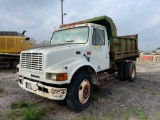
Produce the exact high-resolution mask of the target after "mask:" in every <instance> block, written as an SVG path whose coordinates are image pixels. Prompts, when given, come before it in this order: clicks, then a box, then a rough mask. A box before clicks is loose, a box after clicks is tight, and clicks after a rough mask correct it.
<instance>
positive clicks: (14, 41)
mask: <svg viewBox="0 0 160 120" xmlns="http://www.w3.org/2000/svg"><path fill="white" fill-rule="evenodd" d="M25 32H26V31H23V32H22V34H21V33H18V32H14V31H0V67H16V65H17V64H18V63H19V54H20V52H21V51H22V50H26V49H29V48H31V47H32V44H31V43H30V38H29V37H26V36H25V35H24V33H25Z"/></svg>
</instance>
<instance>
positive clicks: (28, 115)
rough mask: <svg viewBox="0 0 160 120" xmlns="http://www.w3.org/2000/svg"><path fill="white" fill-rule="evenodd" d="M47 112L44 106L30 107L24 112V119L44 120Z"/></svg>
mask: <svg viewBox="0 0 160 120" xmlns="http://www.w3.org/2000/svg"><path fill="white" fill-rule="evenodd" d="M44 115H45V112H44V110H43V109H42V108H38V109H37V108H35V107H29V108H27V109H25V111H24V113H23V118H24V120H42V119H43V116H44Z"/></svg>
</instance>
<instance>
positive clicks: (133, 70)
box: [132, 67, 136, 78]
mask: <svg viewBox="0 0 160 120" xmlns="http://www.w3.org/2000/svg"><path fill="white" fill-rule="evenodd" d="M135 74H136V69H135V67H132V78H134V77H135Z"/></svg>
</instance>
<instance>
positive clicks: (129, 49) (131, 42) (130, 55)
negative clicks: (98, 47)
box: [83, 16, 139, 65]
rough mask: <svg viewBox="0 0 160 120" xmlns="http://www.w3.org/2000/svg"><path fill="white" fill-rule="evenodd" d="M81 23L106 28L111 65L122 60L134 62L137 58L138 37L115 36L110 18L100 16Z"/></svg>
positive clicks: (114, 29) (115, 30)
mask: <svg viewBox="0 0 160 120" xmlns="http://www.w3.org/2000/svg"><path fill="white" fill-rule="evenodd" d="M83 22H85V23H95V24H100V25H103V26H105V27H106V28H107V33H108V38H109V41H110V60H111V64H112V65H114V64H115V63H118V62H121V61H123V60H130V59H131V60H136V58H137V57H138V56H139V50H138V35H137V34H136V35H127V36H117V29H116V26H115V24H114V22H113V20H112V19H111V18H109V17H107V16H101V17H96V18H92V19H88V20H85V21H83Z"/></svg>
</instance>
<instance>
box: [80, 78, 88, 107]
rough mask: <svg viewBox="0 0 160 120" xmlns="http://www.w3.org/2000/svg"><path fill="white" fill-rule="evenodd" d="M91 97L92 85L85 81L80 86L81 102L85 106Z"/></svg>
mask: <svg viewBox="0 0 160 120" xmlns="http://www.w3.org/2000/svg"><path fill="white" fill-rule="evenodd" d="M89 96H90V83H89V81H88V80H87V79H85V80H83V81H82V82H81V84H80V86H79V101H80V102H81V103H82V104H84V103H86V102H87V100H88V99H89Z"/></svg>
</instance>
